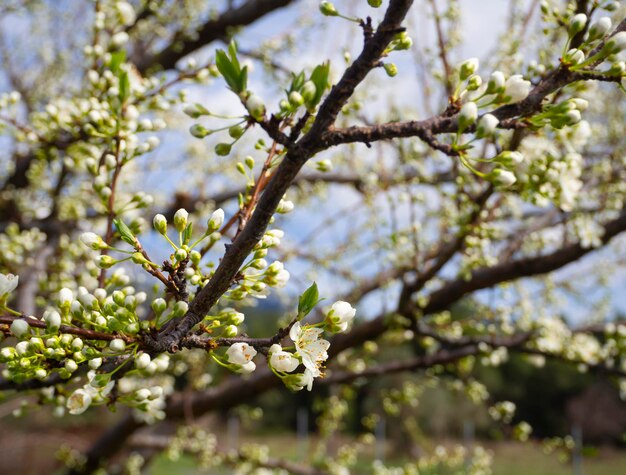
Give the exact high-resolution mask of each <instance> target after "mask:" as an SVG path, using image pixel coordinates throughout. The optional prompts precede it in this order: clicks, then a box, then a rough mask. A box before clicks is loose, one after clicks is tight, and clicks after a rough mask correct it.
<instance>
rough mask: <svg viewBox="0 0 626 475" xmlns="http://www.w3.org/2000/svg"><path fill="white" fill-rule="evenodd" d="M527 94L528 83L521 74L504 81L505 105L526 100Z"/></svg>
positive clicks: (528, 90) (528, 91) (528, 89)
mask: <svg viewBox="0 0 626 475" xmlns="http://www.w3.org/2000/svg"><path fill="white" fill-rule="evenodd" d="M529 93H530V81H526V80H525V79H524V78H523V76H522V75H521V74H514V75H513V76H511V77H510V78H509V79H507V80H506V84H505V87H504V93H503V96H504V99H505V101H506V102H507V103H513V102H519V101H521V100H523V99H526V98H527V97H528V94H529Z"/></svg>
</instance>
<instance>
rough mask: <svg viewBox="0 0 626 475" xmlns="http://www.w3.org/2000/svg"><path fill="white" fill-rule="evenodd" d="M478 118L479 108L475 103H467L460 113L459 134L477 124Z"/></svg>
mask: <svg viewBox="0 0 626 475" xmlns="http://www.w3.org/2000/svg"><path fill="white" fill-rule="evenodd" d="M477 118H478V106H477V105H476V103H475V102H466V103H465V104H463V107H461V111H460V112H459V132H461V133H462V132H463V131H464V130H465V129H467V127H469V126H470V125H472V124H473V123H474V122H476V119H477Z"/></svg>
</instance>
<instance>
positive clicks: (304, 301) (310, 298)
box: [298, 282, 323, 318]
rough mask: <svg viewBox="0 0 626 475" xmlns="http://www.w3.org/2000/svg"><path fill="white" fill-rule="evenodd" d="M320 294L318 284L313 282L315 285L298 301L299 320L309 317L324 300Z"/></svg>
mask: <svg viewBox="0 0 626 475" xmlns="http://www.w3.org/2000/svg"><path fill="white" fill-rule="evenodd" d="M319 296H320V294H319V291H318V290H317V284H316V283H315V282H313V285H311V287H309V288H308V289H306V290H305V291H304V293H303V294H302V295H301V296H300V299H299V300H298V318H303V317H305V316H306V315H308V314H309V313H310V312H311V310H313V309H314V308H315V306H316V305H317V304H318V303H319V302H320V301H321V300H323V299H320V298H319Z"/></svg>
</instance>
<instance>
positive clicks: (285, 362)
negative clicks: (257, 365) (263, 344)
mask: <svg viewBox="0 0 626 475" xmlns="http://www.w3.org/2000/svg"><path fill="white" fill-rule="evenodd" d="M269 355H270V365H272V368H274V369H275V370H276V371H283V372H285V373H291V372H292V371H293V370H295V369H296V368H297V367H298V365H299V364H300V362H299V361H298V359H297V358H295V357H294V356H293V355H292V354H291V353H289V352H288V351H283V349H282V347H281V346H280V345H278V344H275V345H272V346H271V347H270V350H269Z"/></svg>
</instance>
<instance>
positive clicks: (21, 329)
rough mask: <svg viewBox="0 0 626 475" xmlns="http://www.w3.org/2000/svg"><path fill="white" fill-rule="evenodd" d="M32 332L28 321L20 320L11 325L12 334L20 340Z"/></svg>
mask: <svg viewBox="0 0 626 475" xmlns="http://www.w3.org/2000/svg"><path fill="white" fill-rule="evenodd" d="M29 332H30V325H29V324H28V322H27V321H26V320H23V319H21V318H18V319H16V320H13V322H12V323H11V333H13V335H15V336H16V337H18V338H21V337H23V336H24V335H26V334H27V333H29Z"/></svg>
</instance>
